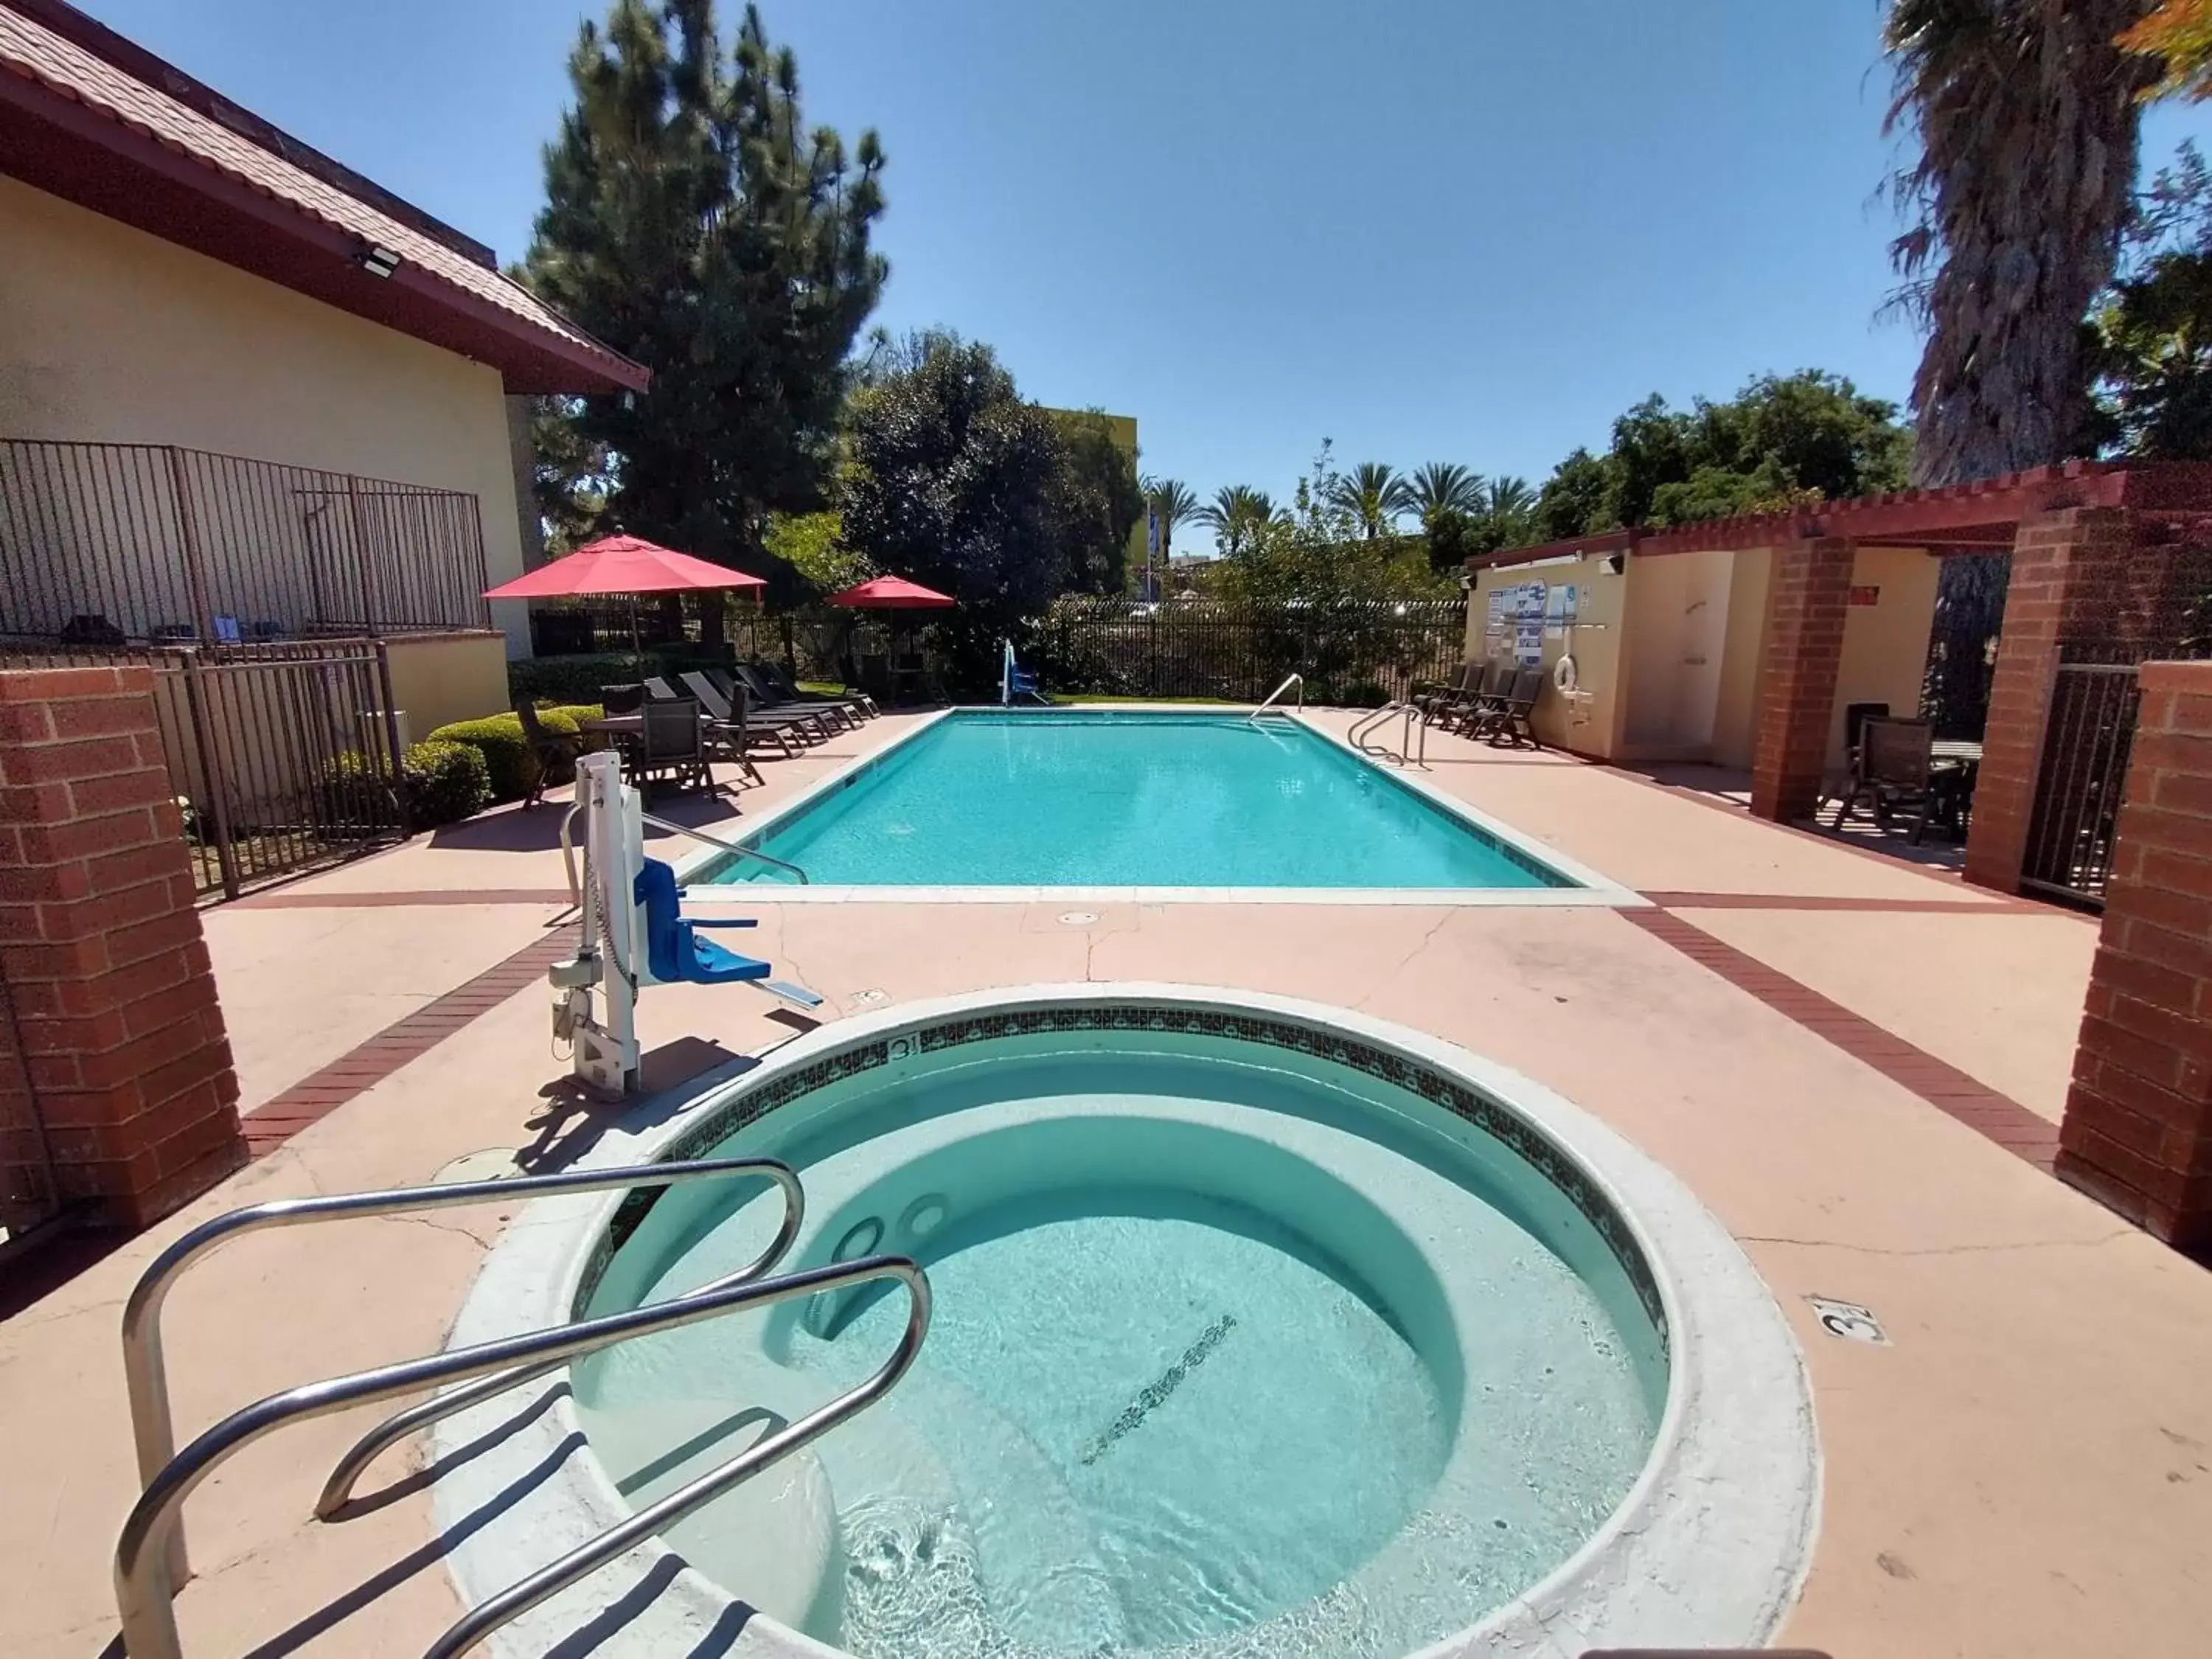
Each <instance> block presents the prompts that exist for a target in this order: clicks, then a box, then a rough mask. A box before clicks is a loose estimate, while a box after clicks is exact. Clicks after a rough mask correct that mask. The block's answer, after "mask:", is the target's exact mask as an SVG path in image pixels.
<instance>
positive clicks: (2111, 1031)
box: [2057, 662, 2212, 1250]
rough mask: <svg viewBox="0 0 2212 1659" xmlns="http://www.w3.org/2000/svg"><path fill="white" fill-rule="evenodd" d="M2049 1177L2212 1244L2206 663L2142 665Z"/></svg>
mask: <svg viewBox="0 0 2212 1659" xmlns="http://www.w3.org/2000/svg"><path fill="white" fill-rule="evenodd" d="M2142 692H2143V698H2142V718H2141V720H2140V721H2139V722H2138V724H2137V725H2136V740H2135V749H2134V751H2133V753H2132V755H2131V757H2130V762H2129V766H2128V784H2127V797H2126V805H2124V806H2123V807H2122V808H2121V809H2120V823H2119V837H2118V842H2117V846H2116V852H2115V856H2114V860H2113V868H2112V880H2111V883H2110V884H2109V885H2108V886H2107V888H2106V897H2105V925H2104V931H2103V933H2101V934H2100V937H2099V939H2098V942H2097V961H2096V966H2095V968H2094V969H2093V970H2092V972H2091V974H2090V978H2089V1001H2088V1006H2087V1011H2086V1012H2085V1013H2084V1015H2083V1017H2082V1020H2081V1048H2079V1049H2078V1050H2077V1051H2076V1053H2075V1056H2074V1086H2073V1088H2072V1090H2071V1091H2069V1093H2068V1095H2067V1097H2066V1118H2065V1121H2064V1122H2063V1124H2062V1125H2061V1126H2060V1128H2059V1132H2058V1161H2057V1172H2058V1174H2059V1175H2060V1176H2063V1178H2064V1179H2066V1180H2067V1181H2069V1182H2072V1183H2073V1184H2074V1185H2075V1186H2076V1187H2079V1188H2081V1190H2082V1191H2084V1192H2086V1193H2088V1194H2091V1195H2092V1196H2093V1197H2095V1198H2097V1199H2099V1200H2102V1201H2103V1202H2104V1203H2106V1204H2108V1205H2110V1206H2112V1208H2113V1209H2115V1210H2118V1212H2120V1213H2121V1214H2122V1215H2124V1216H2126V1217H2127V1218H2129V1219H2130V1220H2131V1221H2136V1222H2139V1223H2140V1224H2141V1225H2142V1226H2143V1227H2144V1228H2145V1229H2146V1230H2148V1231H2149V1232H2151V1233H2153V1234H2154V1235H2155V1236H2156V1237H2160V1238H2162V1239H2164V1240H2165V1241H2166V1243H2169V1244H2174V1245H2178V1246H2179V1247H2180V1248H2181V1249H2191V1250H2203V1249H2212V663H2198V662H2190V663H2179V662H2160V663H2146V664H2145V665H2143V668H2142Z"/></svg>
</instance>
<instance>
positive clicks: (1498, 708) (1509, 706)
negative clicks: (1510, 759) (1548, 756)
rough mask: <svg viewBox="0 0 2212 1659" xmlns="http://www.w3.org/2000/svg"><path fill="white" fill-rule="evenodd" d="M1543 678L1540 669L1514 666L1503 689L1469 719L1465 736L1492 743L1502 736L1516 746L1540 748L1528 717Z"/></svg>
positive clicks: (1542, 672)
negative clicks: (1472, 718) (1508, 681)
mask: <svg viewBox="0 0 2212 1659" xmlns="http://www.w3.org/2000/svg"><path fill="white" fill-rule="evenodd" d="M1545 678H1546V677H1545V673H1544V671H1543V670H1542V669H1541V668H1521V669H1516V670H1515V671H1514V674H1513V678H1512V681H1511V683H1510V684H1509V685H1508V686H1507V687H1506V689H1505V690H1504V691H1503V692H1502V693H1500V694H1499V695H1498V696H1497V697H1496V698H1495V699H1493V700H1492V701H1491V702H1489V703H1488V704H1487V705H1486V707H1485V708H1483V709H1482V710H1481V711H1480V713H1479V714H1477V715H1476V716H1475V717H1474V720H1472V721H1471V722H1469V724H1468V727H1467V734H1468V736H1469V737H1471V738H1488V739H1489V740H1490V741H1491V742H1492V743H1493V744H1494V743H1497V742H1498V741H1499V740H1500V739H1501V738H1502V739H1504V741H1505V742H1506V743H1508V744H1511V745H1512V746H1513V747H1514V748H1516V749H1518V748H1520V747H1521V745H1522V744H1524V743H1525V744H1528V746H1529V747H1531V748H1540V747H1541V746H1542V745H1541V744H1538V743H1537V741H1536V728H1535V727H1534V726H1531V725H1530V724H1529V723H1528V717H1529V716H1530V715H1531V714H1534V712H1535V708H1536V699H1537V698H1539V697H1541V696H1543V695H1544V680H1545Z"/></svg>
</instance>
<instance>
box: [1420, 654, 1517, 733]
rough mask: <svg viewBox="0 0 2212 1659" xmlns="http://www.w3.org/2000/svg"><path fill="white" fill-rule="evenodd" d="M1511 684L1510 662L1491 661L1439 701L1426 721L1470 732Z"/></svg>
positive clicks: (1455, 730)
mask: <svg viewBox="0 0 2212 1659" xmlns="http://www.w3.org/2000/svg"><path fill="white" fill-rule="evenodd" d="M1511 684H1513V665H1511V664H1510V663H1502V662H1498V663H1492V664H1491V665H1489V666H1487V667H1486V668H1485V669H1484V670H1483V671H1481V672H1480V674H1478V675H1476V676H1474V678H1470V679H1469V680H1468V681H1467V683H1466V684H1464V685H1463V686H1462V687H1461V689H1460V690H1457V691H1455V692H1454V693H1453V694H1452V695H1451V696H1449V697H1447V698H1445V699H1444V700H1443V701H1442V702H1439V703H1438V704H1437V712H1436V714H1435V716H1434V717H1433V719H1432V720H1431V722H1430V723H1431V725H1434V726H1443V728H1444V730H1445V731H1447V732H1462V733H1470V734H1471V733H1472V732H1474V726H1475V724H1476V722H1477V721H1478V720H1480V718H1481V717H1482V716H1483V715H1484V714H1486V713H1488V712H1489V711H1490V710H1491V709H1492V708H1495V707H1496V706H1497V704H1498V700H1499V699H1500V698H1502V697H1503V696H1504V695H1505V692H1506V689H1507V688H1508V687H1509V686H1510V685H1511Z"/></svg>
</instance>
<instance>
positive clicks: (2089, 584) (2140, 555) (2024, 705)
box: [1966, 507, 2173, 893]
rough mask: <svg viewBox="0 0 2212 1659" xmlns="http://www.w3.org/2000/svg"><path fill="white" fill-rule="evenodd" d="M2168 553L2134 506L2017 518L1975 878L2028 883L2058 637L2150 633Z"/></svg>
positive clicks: (2008, 887)
mask: <svg viewBox="0 0 2212 1659" xmlns="http://www.w3.org/2000/svg"><path fill="white" fill-rule="evenodd" d="M2172 562H2173V555H2172V550H2170V549H2161V548H2152V547H2145V546H2142V545H2139V544H2138V538H2137V536H2136V526H2135V523H2134V515H2133V514H2132V513H2129V512H2127V511H2126V510H2124V509H2123V508H2120V507H2065V508H2061V509H2059V510H2057V511H2054V512H2050V513H2036V514H2033V515H2031V516H2029V517H2027V518H2024V519H2022V520H2021V521H2020V527H2019V529H2018V531H2017V532H2015V538H2014V543H2013V553H2012V577H2011V581H2010V583H2009V585H2008V586H2007V588H2006V590H2005V613H2004V625H2003V633H2002V636H2001V637H2000V639H1999V641H1998V643H1997V661H1996V675H1995V676H1994V678H1992V679H1991V680H1990V716H1989V726H1988V728H1987V731H1986V732H1985V735H1984V738H1983V744H1982V766H1981V776H1980V778H1979V780H1978V781H1977V782H1976V783H1975V785H1974V820H1973V825H1972V829H1969V830H1968V832H1967V836H1966V879H1967V880H1968V881H1971V882H1973V883H1975V884H1977V885H1978V886H1982V887H1994V888H1996V890H1998V891H2000V892H2005V893H2016V892H2018V891H2019V890H2020V872H2021V865H2022V864H2023V863H2024V862H2025V860H2026V859H2027V837H2028V832H2029V829H2030V828H2031V827H2032V825H2033V822H2034V817H2035V795H2036V785H2037V782H2038V781H2039V778H2040V776H2041V775H2042V770H2043V739H2044V727H2045V724H2046V722H2047V721H2048V720H2049V718H2050V714H2051V688H2052V685H2053V684H2054V681H2055V677H2056V675H2057V669H2058V661H2059V649H2060V647H2061V646H2062V645H2063V644H2065V643H2068V642H2070V641H2085V642H2087V641H2093V642H2095V643H2096V644H2098V645H2100V646H2102V645H2109V644H2113V643H2115V642H2118V641H2123V640H2125V639H2130V638H2139V637H2141V638H2148V637H2149V633H2148V631H2147V630H2151V629H2154V625H2155V619H2154V617H2153V616H2152V615H2151V614H2150V613H2151V612H2154V611H2158V610H2159V608H2160V607H2159V605H2157V604H2155V603H2154V602H2153V596H2154V594H2155V593H2156V592H2161V591H2162V590H2163V588H2164V586H2165V585H2166V583H2167V582H2168V581H2169V580H2170V578H2171V574H2172Z"/></svg>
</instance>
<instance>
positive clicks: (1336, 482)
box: [1328, 461, 1410, 542]
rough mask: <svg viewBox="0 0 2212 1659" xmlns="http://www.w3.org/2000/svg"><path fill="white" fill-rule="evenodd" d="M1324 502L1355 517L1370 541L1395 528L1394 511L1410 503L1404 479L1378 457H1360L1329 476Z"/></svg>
mask: <svg viewBox="0 0 2212 1659" xmlns="http://www.w3.org/2000/svg"><path fill="white" fill-rule="evenodd" d="M1328 502H1329V505H1330V506H1332V507H1341V508H1342V509H1343V510H1344V511H1345V512H1346V513H1350V514H1352V517H1353V518H1354V519H1356V520H1358V523H1359V529H1360V532H1361V533H1362V534H1363V535H1364V536H1365V537H1366V538H1367V539H1368V540H1369V541H1370V542H1371V541H1373V540H1374V539H1375V538H1376V537H1377V536H1380V535H1382V534H1383V533H1384V532H1389V531H1395V530H1396V529H1397V527H1398V515H1399V514H1400V513H1403V512H1405V511H1406V510H1407V507H1408V506H1409V505H1410V503H1409V502H1408V501H1407V496H1406V481H1405V479H1403V478H1401V477H1399V476H1398V469H1397V468H1396V467H1395V466H1387V465H1384V464H1383V463H1382V462H1381V461H1362V462H1360V464H1359V465H1358V466H1355V467H1353V468H1352V471H1349V472H1345V473H1340V474H1339V475H1338V476H1337V477H1334V478H1332V479H1330V480H1329V483H1328Z"/></svg>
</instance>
